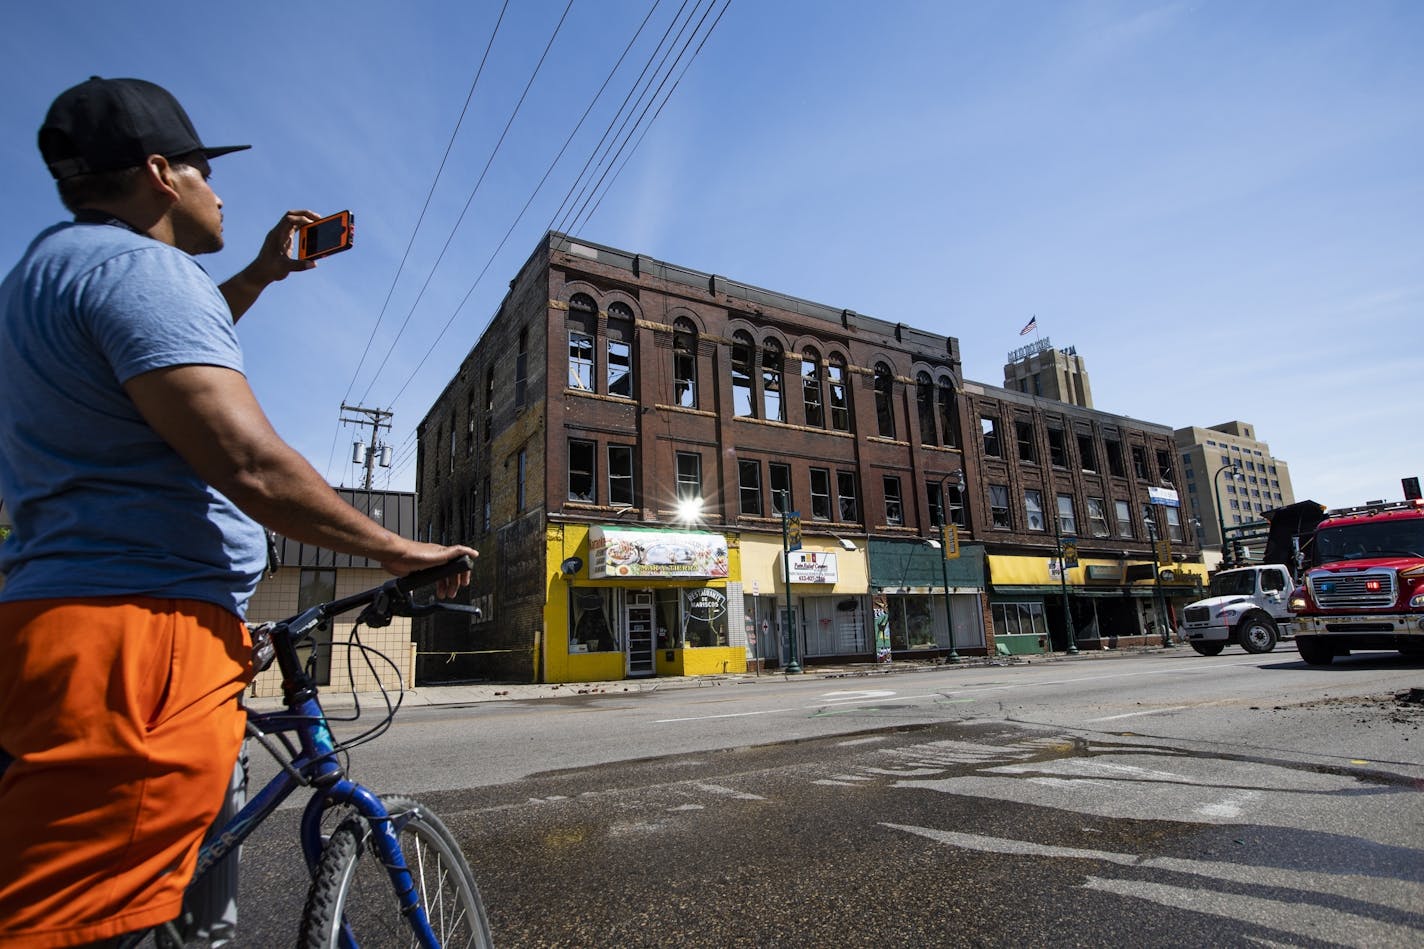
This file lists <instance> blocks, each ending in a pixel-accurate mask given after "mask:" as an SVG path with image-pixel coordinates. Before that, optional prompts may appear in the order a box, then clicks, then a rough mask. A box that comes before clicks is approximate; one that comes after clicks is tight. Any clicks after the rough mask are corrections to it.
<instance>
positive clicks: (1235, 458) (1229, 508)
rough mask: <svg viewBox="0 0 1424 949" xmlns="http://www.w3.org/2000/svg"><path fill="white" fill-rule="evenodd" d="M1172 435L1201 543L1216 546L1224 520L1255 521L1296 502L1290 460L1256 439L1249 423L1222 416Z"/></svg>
mask: <svg viewBox="0 0 1424 949" xmlns="http://www.w3.org/2000/svg"><path fill="white" fill-rule="evenodd" d="M1174 435H1175V438H1176V442H1177V451H1178V453H1179V454H1180V455H1181V457H1182V474H1183V480H1184V481H1185V483H1186V488H1187V497H1188V498H1189V499H1190V500H1191V506H1192V509H1193V510H1194V511H1195V512H1196V513H1197V517H1199V518H1200V524H1199V525H1198V526H1197V538H1198V540H1199V541H1200V542H1201V545H1202V547H1204V548H1206V547H1215V548H1217V549H1220V548H1221V540H1222V537H1221V529H1222V527H1223V526H1225V527H1226V528H1231V527H1235V526H1238V525H1241V524H1254V523H1259V522H1261V521H1264V520H1265V517H1264V514H1265V512H1266V511H1269V510H1271V509H1273V508H1278V507H1282V506H1284V505H1286V504H1293V503H1295V492H1294V490H1293V489H1292V488H1291V480H1290V468H1289V466H1287V465H1286V463H1285V462H1284V461H1282V460H1281V459H1279V458H1276V457H1275V456H1274V455H1272V454H1271V446H1270V445H1268V444H1266V443H1265V442H1263V441H1258V440H1257V439H1256V427H1255V426H1254V425H1251V424H1250V423H1248V422H1239V421H1233V422H1222V423H1221V424H1220V425H1212V426H1210V427H1209V428H1196V427H1191V428H1179V429H1177V430H1176V432H1175V433H1174ZM1218 498H1219V499H1220V504H1219V505H1218V503H1217V502H1218Z"/></svg>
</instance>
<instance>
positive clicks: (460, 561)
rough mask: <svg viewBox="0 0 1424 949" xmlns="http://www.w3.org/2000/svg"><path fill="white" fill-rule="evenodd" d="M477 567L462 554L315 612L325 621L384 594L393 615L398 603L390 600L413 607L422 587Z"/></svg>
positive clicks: (384, 610)
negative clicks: (415, 594)
mask: <svg viewBox="0 0 1424 949" xmlns="http://www.w3.org/2000/svg"><path fill="white" fill-rule="evenodd" d="M474 568H475V561H474V558H472V557H470V556H469V555H468V554H462V555H460V556H459V557H456V558H455V559H454V560H449V561H446V562H445V563H442V564H437V565H436V566H434V567H426V568H425V569H424V570H417V571H415V572H414V573H410V574H406V575H405V576H403V577H397V578H395V579H391V580H387V581H386V582H385V583H383V584H381V585H380V586H378V587H373V588H371V589H369V590H364V591H362V592H361V593H355V594H352V595H351V596H348V597H343V598H342V599H339V600H332V601H331V602H330V603H323V604H322V605H321V606H319V607H315V608H314V609H318V610H320V614H319V615H320V617H321V618H322V619H325V618H326V617H331V616H338V615H340V614H342V613H345V612H346V611H348V610H354V609H355V608H356V607H358V606H366V605H367V604H369V603H375V602H376V601H377V600H378V599H382V595H383V594H384V595H385V596H384V598H383V600H382V602H383V603H384V607H383V612H386V614H387V615H389V613H390V612H392V610H390V609H389V608H390V607H393V606H395V604H394V603H392V602H390V601H392V600H397V601H401V602H404V603H406V604H409V602H410V594H411V592H412V591H414V590H418V589H420V588H421V587H428V586H431V585H432V584H434V583H436V582H438V581H440V580H442V579H444V578H445V577H448V576H452V575H454V574H457V573H464V572H466V571H469V570H473V569H474Z"/></svg>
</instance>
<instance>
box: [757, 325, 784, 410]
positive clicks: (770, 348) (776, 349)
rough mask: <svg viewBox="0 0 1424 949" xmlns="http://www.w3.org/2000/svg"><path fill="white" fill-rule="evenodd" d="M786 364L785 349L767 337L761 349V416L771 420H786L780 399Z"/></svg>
mask: <svg viewBox="0 0 1424 949" xmlns="http://www.w3.org/2000/svg"><path fill="white" fill-rule="evenodd" d="M785 366H786V354H785V350H783V349H782V348H781V344H780V343H778V342H777V341H776V340H774V339H769V340H767V341H766V344H765V345H764V346H763V347H762V351H761V399H762V409H763V415H762V418H765V419H770V420H771V421H773V422H784V421H786V406H785V404H784V403H783V402H782V401H781V376H782V373H783V371H784V370H785Z"/></svg>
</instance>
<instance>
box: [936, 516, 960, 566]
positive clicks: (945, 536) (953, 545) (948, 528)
mask: <svg viewBox="0 0 1424 949" xmlns="http://www.w3.org/2000/svg"><path fill="white" fill-rule="evenodd" d="M939 530H940V540H939V545H940V548H941V549H942V550H943V551H944V559H945V560H954V559H955V558H956V557H958V556H959V528H958V527H955V526H954V525H953V524H941V525H940V528H939Z"/></svg>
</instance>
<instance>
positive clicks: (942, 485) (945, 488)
mask: <svg viewBox="0 0 1424 949" xmlns="http://www.w3.org/2000/svg"><path fill="white" fill-rule="evenodd" d="M954 475H955V477H956V478H957V479H958V487H959V502H960V503H961V504H963V503H964V489H965V481H964V469H963V468H960V469H959V470H958V471H956V472H955V473H954ZM949 531H950V527H949V475H945V476H944V477H943V478H941V479H940V481H939V543H940V550H939V575H940V580H941V582H943V583H944V624H945V626H946V627H948V629H949V655H948V656H946V657H945V661H946V662H958V661H959V652H958V650H957V649H956V648H955V645H954V612H953V610H951V609H950V603H949Z"/></svg>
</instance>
